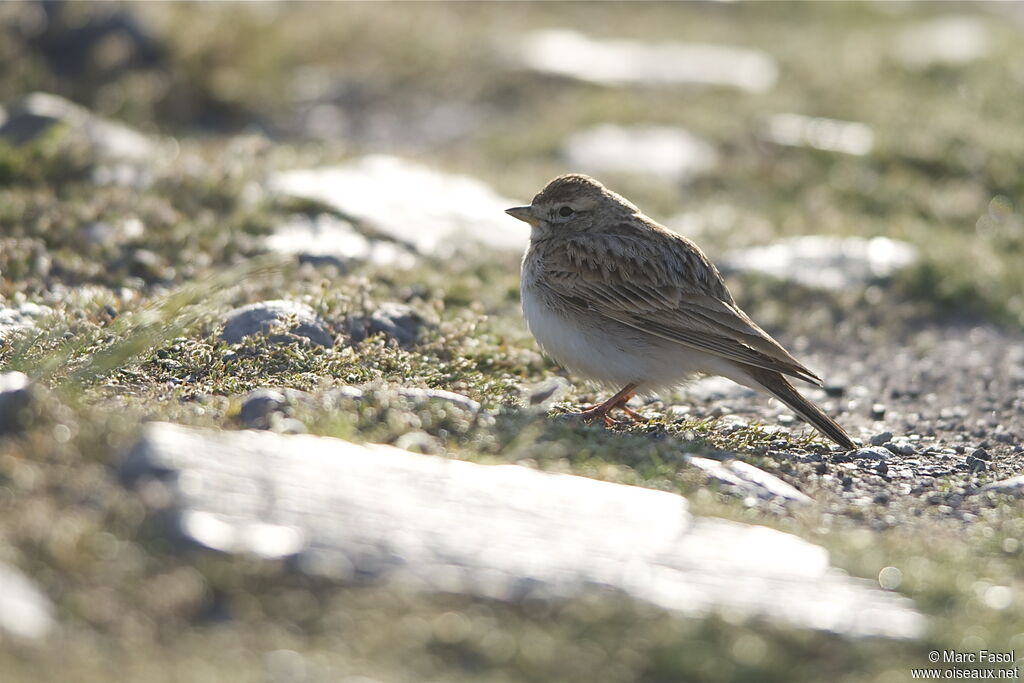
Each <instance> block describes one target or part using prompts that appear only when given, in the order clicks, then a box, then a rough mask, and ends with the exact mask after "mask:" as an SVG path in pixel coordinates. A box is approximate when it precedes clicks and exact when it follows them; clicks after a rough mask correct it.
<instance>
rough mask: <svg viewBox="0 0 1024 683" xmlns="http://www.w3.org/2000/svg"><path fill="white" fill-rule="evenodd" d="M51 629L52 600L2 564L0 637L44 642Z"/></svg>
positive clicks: (28, 580)
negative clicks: (39, 639) (41, 640)
mask: <svg viewBox="0 0 1024 683" xmlns="http://www.w3.org/2000/svg"><path fill="white" fill-rule="evenodd" d="M52 629H53V605H52V604H51V603H50V599H49V598H47V597H46V595H44V594H43V592H42V591H41V590H39V588H38V587H37V586H36V585H35V583H33V582H32V580H31V579H29V578H28V577H27V576H25V575H24V574H22V573H21V572H20V571H18V570H17V569H15V568H14V567H10V566H8V565H6V564H3V563H0V633H3V632H6V633H10V634H13V635H15V636H18V637H21V638H41V637H43V636H45V635H46V634H47V633H49V632H50V631H51V630H52Z"/></svg>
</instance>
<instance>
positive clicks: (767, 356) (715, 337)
mask: <svg viewBox="0 0 1024 683" xmlns="http://www.w3.org/2000/svg"><path fill="white" fill-rule="evenodd" d="M631 232H632V231H629V230H618V231H611V232H609V233H602V234H600V235H594V234H591V233H583V234H579V235H574V236H571V237H568V238H566V239H563V240H559V243H558V244H557V246H556V245H549V246H548V247H547V248H546V249H544V250H543V252H542V256H541V260H540V265H541V267H542V268H543V271H544V274H545V277H543V278H541V282H542V283H543V284H542V286H543V287H545V288H546V289H547V290H548V293H549V294H550V295H551V296H553V297H554V298H556V299H559V300H561V301H562V302H563V303H564V304H565V305H566V306H571V307H578V308H582V309H586V310H590V311H593V312H596V313H598V314H600V315H601V316H604V317H607V318H610V319H612V320H615V321H618V322H620V323H623V324H625V325H629V326H630V327H633V328H635V329H637V330H641V331H643V332H646V333H648V334H651V335H654V336H656V337H661V338H662V339H666V340H668V341H671V342H675V343H677V344H682V345H683V346H688V347H690V348H693V349H697V350H699V351H703V352H705V353H709V354H712V355H715V356H719V357H721V358H725V359H727V360H731V361H735V362H737V363H743V364H746V365H753V366H756V367H759V368H764V369H766V370H773V371H775V372H781V373H783V374H785V375H790V376H792V377H796V378H798V379H802V380H804V381H807V382H811V383H813V384H818V385H820V384H821V379H820V378H819V377H818V376H817V375H815V374H814V373H813V372H811V371H810V370H808V369H807V368H806V367H804V366H803V365H802V364H801V363H800V362H799V361H798V360H796V359H795V358H794V357H793V356H791V355H790V354H789V352H787V351H786V350H785V349H784V348H782V346H780V345H779V343H778V342H776V341H775V340H774V339H772V338H771V336H770V335H768V333H766V332H765V331H764V330H762V329H761V328H760V327H758V326H757V325H756V324H755V323H754V322H753V321H752V320H751V319H750V318H749V317H747V314H746V313H744V312H743V311H742V310H740V309H739V307H738V306H736V303H735V301H733V298H732V295H730V294H729V291H728V289H727V288H726V286H725V283H724V281H723V280H722V276H721V275H720V274H719V272H718V270H717V269H716V268H715V267H714V266H713V265H712V264H711V262H710V261H709V260H708V259H707V257H706V256H705V255H704V253H703V252H701V250H700V249H699V248H698V247H697V246H696V245H694V244H693V243H692V242H690V241H689V240H686V239H683V238H680V237H678V236H676V235H674V234H672V233H668V232H667V231H665V230H658V231H655V232H646V231H645V234H643V235H637V234H631Z"/></svg>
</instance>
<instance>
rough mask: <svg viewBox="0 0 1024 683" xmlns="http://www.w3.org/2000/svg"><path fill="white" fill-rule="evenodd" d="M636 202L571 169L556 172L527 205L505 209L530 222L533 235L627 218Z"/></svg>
mask: <svg viewBox="0 0 1024 683" xmlns="http://www.w3.org/2000/svg"><path fill="white" fill-rule="evenodd" d="M637 212H638V209H637V208H636V206H634V205H633V204H632V203H630V202H629V201H628V200H626V199H625V198H624V197H621V196H619V195H617V194H615V193H614V192H612V191H611V190H609V189H608V188H606V187H605V186H604V185H602V184H601V183H599V182H598V181H596V180H594V179H593V178H591V177H590V176H586V175H581V174H578V173H573V174H570V175H563V176H558V177H557V178H555V179H554V180H552V181H551V182H549V183H548V184H547V186H545V187H544V189H543V190H541V191H540V192H539V193H537V196H535V197H534V198H533V202H531V203H530V204H529V205H528V206H516V207H513V208H511V209H506V210H505V213H507V214H508V215H510V216H512V217H513V218H518V219H519V220H521V221H524V222H526V223H529V224H530V226H531V227H532V228H533V232H532V235H531V238H532V239H542V238H544V237H547V236H550V235H552V234H555V233H559V232H561V233H567V232H587V231H589V230H592V229H593V228H594V226H595V225H596V224H597V218H598V217H599V216H600V217H601V222H602V223H606V222H607V221H614V220H615V219H616V218H617V217H619V216H621V217H622V218H627V217H629V216H632V215H634V214H636V213H637Z"/></svg>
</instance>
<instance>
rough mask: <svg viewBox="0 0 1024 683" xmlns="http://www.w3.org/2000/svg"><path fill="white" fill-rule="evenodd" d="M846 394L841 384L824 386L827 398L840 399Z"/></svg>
mask: <svg viewBox="0 0 1024 683" xmlns="http://www.w3.org/2000/svg"><path fill="white" fill-rule="evenodd" d="M845 393H846V387H845V386H844V385H842V384H837V383H831V382H830V383H828V384H826V385H825V395H826V396H828V397H829V398H842V397H843V394H845Z"/></svg>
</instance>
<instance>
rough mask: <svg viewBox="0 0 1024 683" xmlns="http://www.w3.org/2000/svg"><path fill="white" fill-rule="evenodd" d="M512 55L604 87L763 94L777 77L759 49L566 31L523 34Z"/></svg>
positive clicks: (769, 59) (545, 69) (537, 67)
mask: <svg viewBox="0 0 1024 683" xmlns="http://www.w3.org/2000/svg"><path fill="white" fill-rule="evenodd" d="M518 57H519V60H520V61H521V62H522V63H523V64H524V65H525V66H527V67H528V68H530V69H533V70H535V71H540V72H543V73H550V74H556V75H559V76H566V77H569V78H575V79H578V80H582V81H590V82H593V83H601V84H605V85H626V84H631V83H632V84H645V85H661V86H670V85H722V86H730V87H734V88H739V89H741V90H746V91H749V92H765V91H767V90H770V89H771V88H772V86H774V85H775V81H776V80H777V79H778V75H779V69H778V66H777V65H776V63H775V60H774V59H772V57H770V56H769V55H767V54H765V53H764V52H761V51H760V50H753V49H749V48H740V47H732V46H728V45H705V44H701V43H681V42H662V43H654V42H644V41H634V40H600V39H595V38H590V37H589V36H585V35H583V34H582V33H579V32H577V31H571V30H544V31H536V32H534V33H531V34H529V35H528V36H527V37H526V39H525V40H524V41H523V44H522V47H521V49H520V51H519V55H518Z"/></svg>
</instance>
